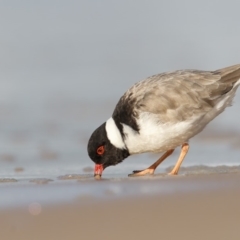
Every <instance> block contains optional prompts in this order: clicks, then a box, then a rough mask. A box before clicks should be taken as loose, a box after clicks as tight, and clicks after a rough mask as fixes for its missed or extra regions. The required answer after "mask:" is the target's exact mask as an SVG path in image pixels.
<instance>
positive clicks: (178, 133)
mask: <svg viewBox="0 0 240 240" xmlns="http://www.w3.org/2000/svg"><path fill="white" fill-rule="evenodd" d="M192 123H193V121H187V122H178V123H164V124H163V123H161V122H159V121H158V119H157V117H156V116H155V115H154V114H150V113H146V112H145V113H142V114H141V115H140V117H139V120H138V124H139V128H140V130H139V133H137V132H136V131H134V130H133V129H132V128H131V127H130V126H128V125H126V124H123V129H124V133H125V135H126V138H125V144H126V146H127V148H128V150H129V152H130V154H135V153H143V152H162V151H167V150H169V149H174V148H176V147H177V146H179V145H181V144H183V143H184V142H187V141H188V139H189V138H190V137H192V136H193V135H195V131H197V129H194V128H193V124H192Z"/></svg>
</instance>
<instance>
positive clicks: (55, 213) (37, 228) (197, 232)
mask: <svg viewBox="0 0 240 240" xmlns="http://www.w3.org/2000/svg"><path fill="white" fill-rule="evenodd" d="M199 168H200V167H199ZM202 169H205V172H203V171H201V172H200V173H198V174H197V173H196V172H197V171H195V170H194V171H193V173H192V174H190V173H189V174H183V173H182V174H180V175H179V176H176V177H170V176H167V175H163V174H157V175H156V176H154V177H144V178H118V179H116V178H112V177H111V178H103V179H102V180H100V181H95V180H93V177H90V176H89V175H88V176H85V178H82V177H81V176H74V177H73V178H72V179H69V177H67V178H66V177H64V178H62V177H61V178H60V179H61V180H57V179H55V180H54V181H50V182H49V183H48V184H43V185H41V184H35V182H33V181H31V182H28V183H26V182H23V183H21V182H17V183H11V184H10V185H9V183H6V185H5V186H4V184H2V185H0V187H1V191H3V190H4V188H6V189H5V190H6V192H7V191H9V192H10V195H11V196H12V201H13V202H12V203H14V204H12V205H5V206H4V207H3V205H2V206H1V208H0V212H1V214H0V222H1V226H0V229H1V231H0V238H1V239H4V240H12V239H20V240H21V239H24V240H30V239H36V240H38V239H39V240H40V239H58V240H61V239H64V240H65V239H73V240H74V239H86V240H88V239H115V240H118V239H121V240H122V239H139V240H141V239H143V240H145V239H149V238H151V239H179V240H188V239H189V240H190V239H191V240H192V239H195V240H198V239H199V240H200V239H201V240H202V239H211V240H215V239H216V240H225V239H233V240H235V239H236V240H237V239H239V222H240V208H239V202H240V184H239V183H240V171H239V169H235V170H234V171H232V170H229V172H227V171H226V168H225V170H224V171H222V168H221V171H219V172H218V171H217V170H216V169H215V170H214V171H213V170H212V168H211V169H209V168H207V167H206V168H204V167H202ZM189 170H190V169H189ZM63 179H64V180H63ZM83 179H85V180H83ZM86 179H88V180H86ZM41 181H43V180H41ZM6 192H5V193H6ZM44 195H45V196H46V197H45V198H44V197H43V196H44ZM2 196H3V195H2ZM21 196H25V200H24V199H21ZM60 199H61V201H60ZM18 200H19V201H20V202H19V203H18ZM23 200H24V201H23Z"/></svg>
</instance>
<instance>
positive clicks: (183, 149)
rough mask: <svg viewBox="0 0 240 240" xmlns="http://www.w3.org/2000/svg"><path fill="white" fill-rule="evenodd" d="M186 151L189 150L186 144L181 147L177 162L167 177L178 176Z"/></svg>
mask: <svg viewBox="0 0 240 240" xmlns="http://www.w3.org/2000/svg"><path fill="white" fill-rule="evenodd" d="M188 149H189V145H188V143H184V144H183V145H182V150H181V153H180V156H179V158H178V160H177V163H176V165H175V166H174V168H173V170H172V171H171V172H170V173H169V174H168V175H177V174H178V171H179V168H180V166H181V164H182V162H183V160H184V158H185V156H186V155H187V152H188Z"/></svg>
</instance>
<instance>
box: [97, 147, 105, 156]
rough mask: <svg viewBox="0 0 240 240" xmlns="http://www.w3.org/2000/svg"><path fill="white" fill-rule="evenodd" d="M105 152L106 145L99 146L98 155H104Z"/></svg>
mask: <svg viewBox="0 0 240 240" xmlns="http://www.w3.org/2000/svg"><path fill="white" fill-rule="evenodd" d="M104 152H105V149H104V146H100V147H98V148H97V154H98V155H103V154H104Z"/></svg>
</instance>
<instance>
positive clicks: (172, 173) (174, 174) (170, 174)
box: [168, 171, 178, 176]
mask: <svg viewBox="0 0 240 240" xmlns="http://www.w3.org/2000/svg"><path fill="white" fill-rule="evenodd" d="M177 174H178V172H175V171H171V172H170V173H168V175H169V176H176V175H177Z"/></svg>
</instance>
